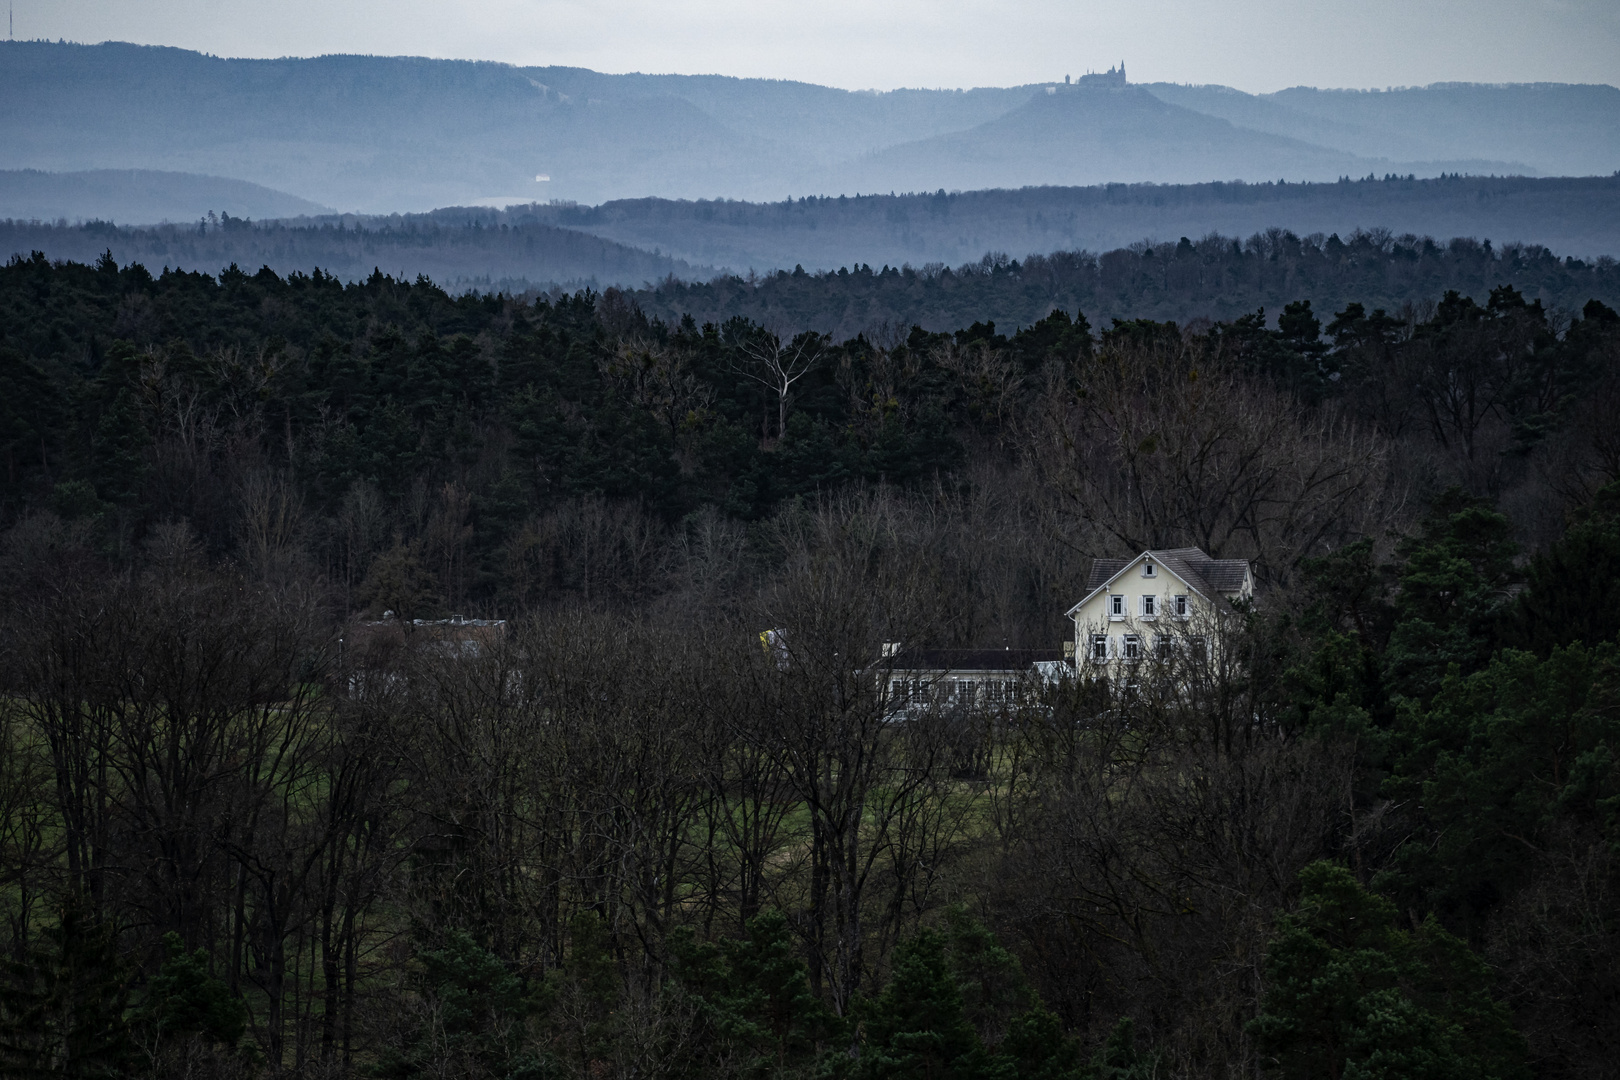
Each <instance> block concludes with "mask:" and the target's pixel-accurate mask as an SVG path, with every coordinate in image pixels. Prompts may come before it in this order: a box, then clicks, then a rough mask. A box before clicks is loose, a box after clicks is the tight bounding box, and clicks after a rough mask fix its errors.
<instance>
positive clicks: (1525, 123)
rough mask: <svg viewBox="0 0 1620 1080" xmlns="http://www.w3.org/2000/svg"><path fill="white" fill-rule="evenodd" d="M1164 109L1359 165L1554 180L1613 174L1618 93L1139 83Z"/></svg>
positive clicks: (1618, 141)
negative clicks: (1500, 165) (1257, 90)
mask: <svg viewBox="0 0 1620 1080" xmlns="http://www.w3.org/2000/svg"><path fill="white" fill-rule="evenodd" d="M1144 89H1146V90H1147V91H1148V92H1150V93H1152V94H1153V95H1154V96H1155V97H1158V98H1160V99H1161V100H1163V101H1166V102H1169V103H1170V104H1174V105H1180V106H1182V107H1184V108H1189V109H1193V110H1196V111H1198V112H1202V113H1207V114H1208V115H1210V116H1216V117H1220V118H1221V119H1223V120H1228V121H1230V122H1231V123H1233V124H1237V125H1240V126H1242V127H1247V128H1252V129H1253V130H1255V131H1262V132H1267V133H1269V134H1273V135H1282V136H1286V137H1288V138H1293V139H1299V140H1302V141H1305V142H1311V143H1316V144H1318V145H1323V146H1335V147H1338V148H1340V149H1342V150H1344V151H1346V152H1348V153H1353V154H1359V155H1362V156H1364V157H1378V158H1389V159H1392V160H1398V159H1403V158H1405V159H1416V158H1431V159H1435V160H1443V159H1453V160H1458V159H1462V160H1466V159H1470V158H1475V159H1480V160H1481V161H1482V162H1483V160H1484V159H1495V160H1499V161H1507V162H1510V163H1513V164H1514V165H1516V166H1518V167H1520V170H1521V171H1526V172H1532V173H1541V174H1544V175H1557V176H1591V175H1604V174H1608V173H1612V172H1614V171H1615V170H1616V169H1620V89H1616V88H1615V87H1612V86H1604V85H1578V84H1569V83H1513V84H1502V85H1493V84H1483V83H1435V84H1433V85H1431V86H1423V87H1402V88H1400V89H1395V90H1317V89H1314V88H1312V87H1307V86H1296V87H1292V88H1290V89H1288V90H1280V91H1278V92H1277V93H1274V94H1245V93H1243V92H1242V91H1241V90H1234V89H1232V88H1231V87H1229V86H1183V85H1177V84H1172V83H1152V84H1145V85H1144Z"/></svg>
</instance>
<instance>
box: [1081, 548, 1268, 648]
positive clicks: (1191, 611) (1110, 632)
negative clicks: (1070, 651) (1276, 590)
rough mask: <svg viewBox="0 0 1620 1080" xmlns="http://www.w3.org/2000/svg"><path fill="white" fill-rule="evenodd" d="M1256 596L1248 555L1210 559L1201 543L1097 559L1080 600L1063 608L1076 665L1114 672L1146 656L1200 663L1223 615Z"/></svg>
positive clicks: (1211, 642)
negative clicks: (1069, 623)
mask: <svg viewBox="0 0 1620 1080" xmlns="http://www.w3.org/2000/svg"><path fill="white" fill-rule="evenodd" d="M1253 595H1254V574H1253V572H1252V571H1251V570H1250V568H1249V564H1248V562H1247V561H1246V560H1244V559H1212V558H1210V557H1209V556H1208V555H1206V554H1204V552H1202V551H1200V550H1199V549H1198V548H1172V549H1170V550H1167V551H1144V552H1142V553H1141V554H1140V555H1137V556H1136V557H1135V558H1131V559H1097V560H1095V561H1094V562H1093V563H1092V565H1091V576H1090V578H1089V579H1088V580H1087V582H1086V595H1085V597H1084V598H1083V599H1082V600H1081V601H1080V602H1079V603H1078V604H1076V605H1074V607H1072V608H1070V609H1069V610H1068V612H1067V615H1068V617H1069V619H1071V620H1072V621H1073V622H1074V640H1075V668H1076V670H1077V671H1078V672H1084V671H1086V670H1088V668H1089V670H1091V671H1093V672H1095V673H1096V674H1109V675H1118V674H1121V673H1123V671H1124V670H1125V669H1126V668H1128V667H1130V666H1131V665H1134V664H1138V663H1140V662H1141V661H1144V660H1149V659H1156V660H1168V659H1170V658H1171V657H1173V656H1178V655H1181V656H1184V658H1185V659H1187V660H1190V661H1194V662H1197V661H1200V660H1203V659H1205V658H1207V657H1208V656H1209V655H1210V652H1211V649H1212V647H1213V636H1214V633H1215V631H1216V630H1217V629H1218V628H1219V624H1220V621H1221V617H1222V615H1224V614H1225V613H1226V612H1229V611H1231V610H1232V602H1234V601H1243V600H1248V599H1249V598H1251V597H1252V596H1253Z"/></svg>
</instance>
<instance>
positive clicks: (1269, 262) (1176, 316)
mask: <svg viewBox="0 0 1620 1080" xmlns="http://www.w3.org/2000/svg"><path fill="white" fill-rule="evenodd" d="M1499 285H1511V286H1512V287H1514V288H1517V289H1519V290H1521V291H1523V292H1524V293H1525V295H1527V296H1529V297H1532V298H1534V299H1535V300H1536V301H1537V302H1539V303H1542V304H1544V305H1546V306H1547V307H1548V308H1549V309H1557V310H1565V311H1568V310H1575V309H1577V308H1579V306H1580V305H1581V304H1583V303H1584V302H1585V301H1586V300H1587V299H1591V298H1594V297H1596V298H1601V299H1602V300H1603V301H1604V302H1606V303H1610V304H1617V303H1620V264H1617V263H1616V262H1615V260H1613V259H1609V258H1602V259H1597V260H1594V261H1592V262H1585V261H1583V260H1580V259H1574V258H1563V259H1560V258H1559V257H1558V256H1557V255H1556V254H1554V253H1553V252H1551V251H1548V250H1547V249H1546V248H1542V247H1526V246H1522V245H1518V244H1508V245H1504V246H1502V247H1500V248H1497V247H1494V246H1493V245H1491V244H1490V243H1489V242H1488V241H1487V242H1484V243H1480V242H1478V241H1475V240H1470V239H1455V240H1451V241H1449V242H1443V243H1440V242H1436V241H1434V240H1432V239H1430V238H1428V237H1417V236H1401V237H1394V236H1390V235H1388V234H1387V233H1385V232H1383V231H1379V232H1373V233H1362V232H1357V233H1351V234H1349V235H1348V236H1347V237H1343V238H1341V237H1339V236H1338V235H1337V234H1335V235H1333V236H1328V237H1322V236H1320V235H1318V236H1314V237H1310V238H1306V239H1302V238H1300V237H1298V236H1295V235H1294V234H1293V233H1291V232H1286V231H1284V230H1281V229H1272V230H1268V231H1267V232H1266V233H1263V234H1257V235H1255V236H1252V237H1250V238H1249V239H1248V240H1239V239H1237V238H1235V237H1221V236H1206V237H1204V238H1203V239H1201V240H1199V241H1197V242H1196V243H1195V242H1193V241H1191V240H1188V239H1187V238H1186V237H1183V238H1182V239H1181V240H1180V241H1178V242H1176V243H1164V244H1152V245H1149V244H1139V245H1134V246H1132V247H1129V248H1120V249H1117V250H1114V251H1110V252H1106V253H1104V254H1102V255H1100V256H1099V255H1092V254H1090V253H1088V252H1061V251H1060V252H1054V253H1052V254H1051V255H1045V256H1042V255H1031V256H1030V257H1028V258H1027V259H1022V260H1017V259H1009V258H1008V257H1007V256H1005V255H995V256H992V255H986V256H985V257H983V258H982V259H980V260H979V261H977V262H974V263H967V264H964V265H962V266H960V267H956V268H955V269H952V268H950V267H946V266H940V265H937V264H936V265H933V266H928V267H923V268H922V269H916V268H913V267H909V266H908V267H904V268H896V267H893V266H884V267H879V268H877V269H874V268H873V267H872V266H870V265H858V266H855V267H843V268H840V269H839V270H836V271H828V272H820V273H815V274H811V273H807V272H805V271H804V270H802V269H799V270H795V271H793V272H791V273H790V272H788V271H785V270H783V271H778V272H776V273H775V274H768V275H765V276H763V277H753V278H741V277H735V276H730V277H720V278H716V279H714V280H712V281H709V282H682V281H676V280H667V281H665V282H663V283H661V284H658V285H655V286H653V287H651V288H647V289H643V290H640V291H638V292H637V293H636V294H635V295H636V300H637V303H639V304H640V305H641V307H642V309H643V310H645V311H647V312H648V313H649V314H653V315H656V316H658V317H660V318H663V319H665V320H668V321H675V320H678V319H679V318H681V317H682V316H683V315H687V314H690V315H691V316H692V317H694V318H696V319H698V320H699V321H705V320H707V321H713V322H722V321H724V320H726V319H728V318H731V317H733V316H744V317H747V318H750V319H755V320H758V321H761V322H764V323H766V324H768V325H772V326H780V327H782V328H784V329H790V330H794V331H797V330H800V329H806V328H809V329H816V330H820V331H822V332H824V333H831V334H833V335H834V336H838V337H842V336H853V335H854V334H856V333H859V332H861V331H862V330H865V329H868V328H870V327H873V326H878V325H884V324H889V325H902V326H910V325H912V324H918V325H921V326H923V327H925V328H928V329H933V330H943V329H951V328H954V327H959V326H963V325H966V324H967V323H970V322H973V321H977V320H980V319H992V320H994V321H995V322H997V323H998V324H1000V325H1002V326H1004V327H1024V326H1029V325H1030V324H1032V323H1034V322H1036V321H1037V320H1039V319H1041V318H1043V317H1045V315H1046V314H1047V313H1048V312H1050V311H1052V310H1054V309H1056V310H1059V311H1063V310H1074V309H1076V308H1078V309H1081V310H1084V311H1086V312H1087V313H1089V314H1091V315H1093V316H1095V317H1098V318H1103V319H1114V318H1119V319H1128V318H1152V319H1171V320H1175V321H1178V322H1186V321H1189V320H1197V319H1233V318H1236V317H1238V316H1240V315H1244V314H1246V313H1252V312H1254V311H1256V310H1258V309H1262V308H1263V309H1265V310H1266V311H1267V312H1269V313H1271V317H1272V318H1275V316H1276V313H1277V312H1279V311H1281V310H1282V307H1283V305H1285V304H1287V303H1289V302H1291V301H1294V300H1300V299H1304V300H1309V301H1311V302H1312V303H1314V304H1315V306H1316V309H1317V310H1318V311H1336V310H1338V309H1340V308H1342V307H1343V306H1344V305H1345V304H1347V303H1351V302H1354V301H1362V302H1364V303H1365V304H1366V305H1367V306H1369V307H1381V308H1384V309H1386V310H1388V311H1396V310H1404V309H1406V308H1409V307H1413V308H1417V309H1421V308H1422V307H1423V306H1424V305H1425V304H1428V303H1432V302H1433V299H1434V298H1436V297H1438V296H1440V295H1441V294H1442V293H1444V292H1446V291H1448V290H1458V291H1461V292H1463V293H1465V294H1471V295H1476V296H1481V295H1485V294H1487V293H1489V292H1490V290H1491V289H1493V288H1496V287H1497V286H1499Z"/></svg>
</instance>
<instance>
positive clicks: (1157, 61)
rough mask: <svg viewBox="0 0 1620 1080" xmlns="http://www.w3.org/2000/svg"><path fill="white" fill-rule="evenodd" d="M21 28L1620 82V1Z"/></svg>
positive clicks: (849, 81)
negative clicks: (1115, 63)
mask: <svg viewBox="0 0 1620 1080" xmlns="http://www.w3.org/2000/svg"><path fill="white" fill-rule="evenodd" d="M0 2H10V3H11V4H12V7H13V10H14V12H15V19H16V30H15V36H16V37H18V38H51V39H55V38H67V39H69V40H72V41H86V42H93V41H107V40H119V41H135V42H142V43H148V44H161V45H178V46H183V47H185V48H191V49H200V50H203V51H205V52H211V53H216V54H218V55H222V56H312V55H318V54H321V53H335V52H350V53H377V54H410V55H417V56H438V57H459V58H466V59H482V60H505V61H509V62H512V63H518V64H572V65H579V66H583V67H589V68H595V69H597V70H599V71H613V72H619V71H650V72H681V73H688V74H692V73H720V74H725V75H750V76H764V77H774V78H789V79H803V80H806V81H809V82H817V83H825V84H829V85H833V86H842V87H848V88H851V89H857V88H866V87H875V88H879V89H890V88H893V87H896V86H928V87H933V86H947V87H956V86H963V87H967V86H1005V85H1013V84H1018V83H1026V82H1036V81H1043V80H1047V79H1058V78H1061V77H1062V76H1063V75H1064V74H1066V73H1067V74H1076V75H1077V74H1080V73H1081V72H1083V71H1084V70H1086V69H1088V68H1094V69H1102V68H1106V67H1107V66H1108V65H1109V64H1111V63H1113V62H1115V61H1118V60H1121V59H1123V60H1124V61H1125V62H1126V64H1127V66H1128V69H1129V72H1130V76H1131V78H1132V79H1133V80H1136V81H1142V82H1151V81H1157V80H1167V81H1173V82H1200V83H1225V84H1227V85H1229V86H1236V87H1238V88H1240V89H1243V90H1249V91H1266V90H1277V89H1281V88H1282V87H1285V86H1296V85H1309V86H1352V87H1371V86H1377V87H1382V86H1389V85H1419V84H1423V83H1430V82H1437V81H1442V80H1467V81H1484V82H1526V81H1540V80H1548V81H1558V82H1606V83H1612V84H1620V0H1137V2H1125V0H1109V2H1104V0H821V2H818V3H806V2H801V0H0Z"/></svg>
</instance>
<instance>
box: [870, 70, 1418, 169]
mask: <svg viewBox="0 0 1620 1080" xmlns="http://www.w3.org/2000/svg"><path fill="white" fill-rule="evenodd" d="M1368 165H1369V162H1368V160H1367V159H1365V158H1361V157H1358V156H1356V155H1354V154H1347V153H1343V152H1341V151H1337V150H1331V149H1328V148H1325V147H1321V146H1314V145H1311V144H1310V143H1306V142H1301V141H1299V140H1297V139H1291V138H1287V137H1284V136H1281V135H1273V134H1267V133H1264V132H1259V131H1253V130H1251V129H1248V128H1242V127H1238V126H1236V125H1234V124H1232V123H1231V122H1229V121H1227V120H1223V119H1220V118H1218V117H1213V116H1209V115H1206V114H1204V113H1200V112H1195V111H1193V110H1192V109H1188V108H1183V107H1182V106H1179V105H1171V104H1168V103H1167V102H1164V101H1161V100H1160V99H1159V98H1157V97H1155V96H1154V95H1153V94H1151V93H1149V92H1148V91H1147V90H1146V89H1144V88H1142V87H1139V86H1122V87H1092V86H1063V87H1055V88H1054V92H1053V93H1050V94H1046V93H1041V94H1036V95H1035V96H1034V97H1032V98H1030V99H1029V100H1028V101H1026V102H1025V103H1024V104H1022V105H1020V106H1019V107H1018V108H1016V109H1013V110H1011V111H1010V112H1008V113H1006V114H1005V115H1003V116H999V117H996V118H995V119H994V120H990V121H988V122H986V123H983V124H980V125H978V126H976V127H973V128H971V129H969V130H967V131H962V132H954V133H951V134H948V135H938V136H935V137H933V138H931V139H926V140H921V141H917V142H910V143H906V144H903V145H900V146H896V147H892V148H890V149H887V150H884V151H882V152H880V153H877V154H874V155H871V156H869V157H867V158H865V159H863V160H862V161H860V162H858V163H856V164H855V165H853V166H852V167H846V168H845V169H844V170H842V171H841V173H840V175H842V176H845V177H851V178H853V183H854V184H855V186H856V187H857V188H863V187H864V188H865V189H866V190H874V189H877V190H881V189H883V188H885V187H887V188H892V189H894V190H898V191H916V190H919V189H923V190H926V189H927V188H928V187H929V186H930V185H931V184H932V185H934V186H936V187H944V188H950V189H959V190H973V189H977V188H997V187H1019V186H1023V185H1047V184H1099V183H1108V182H1119V183H1140V182H1144V181H1151V182H1158V183H1172V184H1178V183H1197V182H1198V181H1201V180H1211V179H1216V178H1220V179H1234V180H1264V179H1279V178H1281V179H1291V180H1336V179H1338V178H1339V177H1341V176H1352V175H1361V174H1363V173H1364V172H1365V170H1366V169H1367V168H1368ZM1437 171H1438V170H1437Z"/></svg>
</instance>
